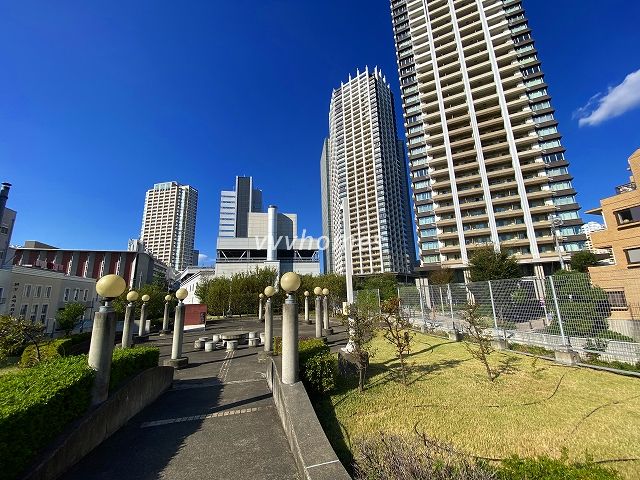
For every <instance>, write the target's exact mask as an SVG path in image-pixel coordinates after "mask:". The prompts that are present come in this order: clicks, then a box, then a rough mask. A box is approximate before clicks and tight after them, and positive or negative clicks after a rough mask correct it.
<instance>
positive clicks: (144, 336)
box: [138, 294, 151, 340]
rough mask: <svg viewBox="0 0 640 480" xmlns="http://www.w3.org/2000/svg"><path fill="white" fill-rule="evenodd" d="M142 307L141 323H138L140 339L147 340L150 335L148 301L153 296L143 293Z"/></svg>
mask: <svg viewBox="0 0 640 480" xmlns="http://www.w3.org/2000/svg"><path fill="white" fill-rule="evenodd" d="M141 300H142V308H141V309H140V325H138V338H139V339H140V340H146V339H147V337H148V336H149V332H147V302H148V301H149V300H151V297H150V296H149V295H147V294H144V295H142V298H141Z"/></svg>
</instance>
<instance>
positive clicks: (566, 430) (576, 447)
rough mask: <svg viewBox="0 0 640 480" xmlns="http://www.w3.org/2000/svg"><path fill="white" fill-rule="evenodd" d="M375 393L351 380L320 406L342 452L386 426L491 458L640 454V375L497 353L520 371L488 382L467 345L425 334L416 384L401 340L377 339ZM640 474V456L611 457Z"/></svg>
mask: <svg viewBox="0 0 640 480" xmlns="http://www.w3.org/2000/svg"><path fill="white" fill-rule="evenodd" d="M374 347H375V356H374V358H373V359H372V362H371V367H370V379H369V383H368V387H367V390H366V391H365V392H363V393H361V394H359V393H358V392H357V389H356V388H355V385H354V383H350V384H349V385H342V386H341V387H340V388H339V390H338V391H337V392H336V393H334V394H333V395H332V396H331V397H330V398H329V399H326V400H325V401H323V402H321V403H320V404H318V405H317V409H318V414H319V417H320V418H321V421H322V422H323V425H324V426H325V429H326V430H327V433H328V435H329V436H330V437H331V440H332V443H334V446H335V448H336V450H337V451H338V453H339V454H340V456H341V458H342V459H346V458H348V456H349V452H348V451H347V450H353V449H354V447H353V445H355V444H357V442H358V440H359V439H362V438H364V437H367V436H369V435H371V434H374V433H376V432H379V431H384V432H395V433H401V434H406V435H413V429H414V425H416V424H417V428H418V430H419V431H424V432H426V433H427V434H429V435H431V436H433V437H436V438H438V439H440V440H445V441H447V442H450V443H452V444H453V445H454V446H455V447H456V448H458V449H460V450H462V451H465V452H467V453H470V454H473V455H476V456H480V457H487V458H505V457H508V456H510V455H513V454H517V455H519V456H522V457H532V456H536V455H542V454H546V455H549V456H552V457H560V456H561V454H562V452H563V450H565V449H566V452H567V453H568V456H569V459H570V460H576V461H584V460H585V456H591V457H592V458H593V460H596V461H598V460H609V459H622V458H624V459H628V458H640V379H636V378H630V377H623V376H619V375H615V374H612V373H606V372H599V371H594V370H590V369H584V368H570V367H563V366H560V365H557V364H554V363H552V362H547V361H544V360H534V359H533V357H527V356H524V355H518V354H513V353H508V354H503V353H499V352H496V353H493V354H492V355H491V359H492V362H493V363H494V365H496V366H498V365H499V364H501V363H503V362H505V361H507V362H508V363H509V364H510V366H511V367H512V371H510V372H509V371H506V372H504V373H503V374H501V375H500V376H499V377H498V379H496V380H495V381H494V382H493V383H491V382H489V380H488V379H487V377H486V374H485V373H484V367H483V366H482V365H481V364H480V363H479V362H478V361H477V360H475V359H473V358H472V357H471V356H470V354H469V353H468V352H467V350H466V349H465V347H464V345H463V344H462V343H453V342H449V341H448V340H446V339H442V338H437V337H432V336H427V335H421V334H417V335H416V337H415V347H414V350H415V351H414V353H413V354H412V355H411V359H410V360H411V362H412V363H413V364H414V366H413V369H414V372H413V373H412V376H411V384H410V385H409V386H407V387H404V386H403V385H402V384H401V383H400V382H399V381H396V380H395V379H394V378H395V377H394V375H393V374H392V372H391V369H390V367H394V366H395V365H396V360H395V357H394V355H393V350H392V347H391V346H390V345H389V344H387V343H386V342H385V341H384V340H383V339H380V338H378V339H376V340H375V341H374ZM609 465H611V466H613V467H615V468H617V469H618V470H620V471H621V472H622V473H623V474H624V475H625V476H626V477H627V478H640V476H638V474H637V473H634V472H638V471H640V462H614V463H611V464H609Z"/></svg>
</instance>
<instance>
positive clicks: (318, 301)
mask: <svg viewBox="0 0 640 480" xmlns="http://www.w3.org/2000/svg"><path fill="white" fill-rule="evenodd" d="M316 338H322V296H320V295H316Z"/></svg>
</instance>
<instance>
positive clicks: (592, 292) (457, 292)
mask: <svg viewBox="0 0 640 480" xmlns="http://www.w3.org/2000/svg"><path fill="white" fill-rule="evenodd" d="M398 294H399V297H400V299H401V303H402V305H403V307H405V308H406V309H407V310H406V311H407V314H408V316H409V317H410V318H411V320H412V323H413V324H414V325H415V326H416V327H419V328H421V329H427V330H451V329H458V330H464V328H465V322H464V320H463V318H464V315H463V311H464V310H465V309H466V308H467V307H468V305H470V304H471V305H475V306H476V313H477V314H479V315H480V316H481V317H482V318H483V320H484V322H485V324H486V328H487V330H488V331H490V333H491V334H492V335H493V336H495V337H500V338H503V339H505V340H507V341H508V342H509V343H512V344H524V345H532V346H538V347H543V348H546V349H548V350H555V349H558V348H569V347H570V348H571V349H573V350H575V351H577V352H578V353H579V354H580V356H581V357H582V359H583V360H587V361H590V360H596V359H598V360H603V361H607V362H611V361H620V362H625V363H632V364H636V363H638V362H640V343H639V342H640V320H638V313H637V312H638V306H637V305H629V304H628V303H627V302H626V300H624V301H622V300H621V298H620V295H619V293H618V292H612V291H606V290H603V289H602V288H599V287H597V286H596V285H594V284H593V283H592V282H591V279H590V277H589V275H588V274H566V275H554V276H553V277H548V278H546V279H540V278H517V279H508V280H492V281H487V282H475V283H468V284H447V285H430V286H424V287H421V288H417V287H402V288H401V289H400V290H399V292H398Z"/></svg>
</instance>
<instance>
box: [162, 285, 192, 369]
mask: <svg viewBox="0 0 640 480" xmlns="http://www.w3.org/2000/svg"><path fill="white" fill-rule="evenodd" d="M187 295H188V292H187V290H185V289H184V288H180V289H178V291H177V292H176V298H177V299H178V305H177V306H176V318H175V322H174V325H173V340H172V345H171V358H170V359H169V360H166V361H165V365H168V366H170V367H174V368H184V367H186V366H187V365H188V364H189V359H188V358H187V357H183V356H182V340H183V338H184V303H183V302H182V301H183V300H184V299H185V298H186V297H187Z"/></svg>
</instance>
